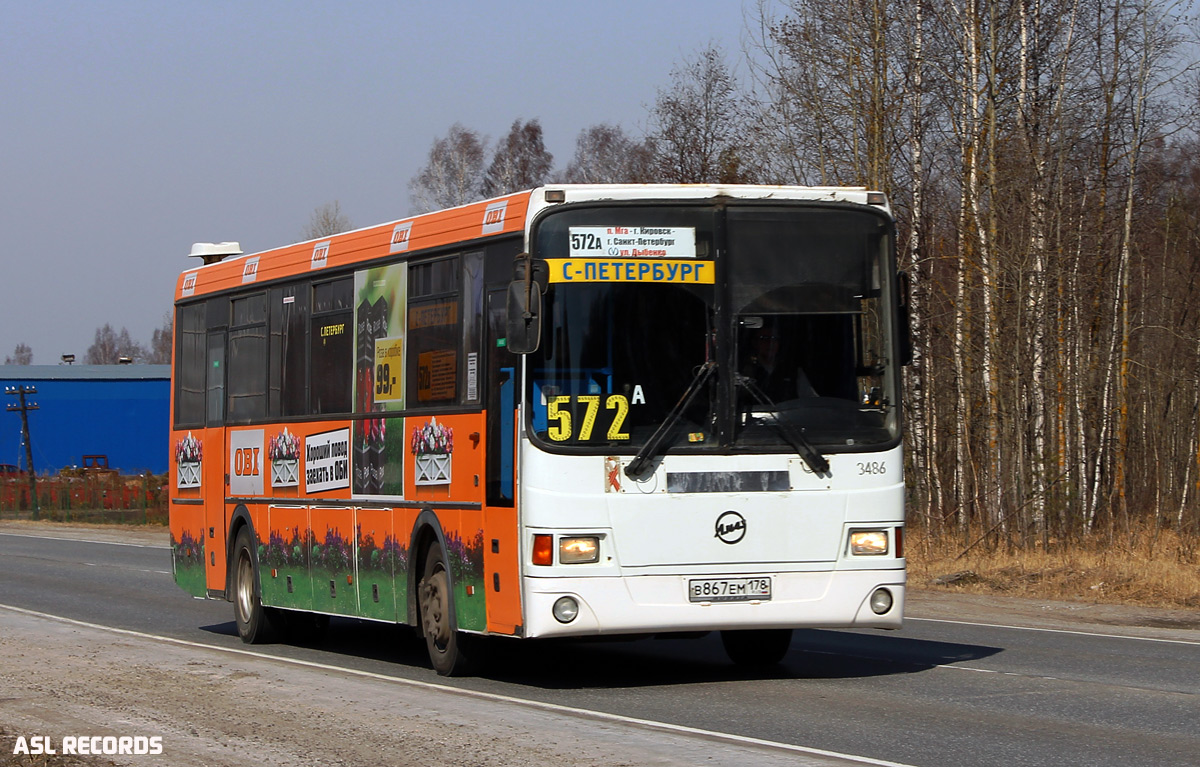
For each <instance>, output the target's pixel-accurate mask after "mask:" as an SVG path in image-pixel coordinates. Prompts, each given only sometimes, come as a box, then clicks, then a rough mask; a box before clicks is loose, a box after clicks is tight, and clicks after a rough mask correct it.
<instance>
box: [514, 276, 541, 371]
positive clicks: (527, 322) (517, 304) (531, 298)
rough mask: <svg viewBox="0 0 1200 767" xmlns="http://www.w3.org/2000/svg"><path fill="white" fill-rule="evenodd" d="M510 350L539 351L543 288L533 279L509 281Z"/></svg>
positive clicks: (526, 352)
mask: <svg viewBox="0 0 1200 767" xmlns="http://www.w3.org/2000/svg"><path fill="white" fill-rule="evenodd" d="M507 309H508V328H507V332H508V342H507V346H508V350H509V351H510V352H512V353H513V354H530V353H532V352H535V351H537V348H538V343H539V342H540V341H541V340H542V290H541V288H540V287H539V286H538V284H537V283H536V282H533V281H532V280H513V281H512V282H510V283H508V302H507Z"/></svg>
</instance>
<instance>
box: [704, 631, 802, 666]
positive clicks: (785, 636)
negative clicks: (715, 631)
mask: <svg viewBox="0 0 1200 767" xmlns="http://www.w3.org/2000/svg"><path fill="white" fill-rule="evenodd" d="M721 644H722V645H724V646H725V654H726V655H728V656H729V659H730V660H731V661H733V662H734V663H736V664H737V665H739V666H747V667H751V668H762V667H764V666H774V665H776V664H778V663H779V662H780V661H782V660H783V656H785V655H787V651H788V648H789V647H791V645H792V630H791V629H748V630H742V631H722V632H721Z"/></svg>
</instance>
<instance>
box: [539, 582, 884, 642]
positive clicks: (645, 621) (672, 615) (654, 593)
mask: <svg viewBox="0 0 1200 767" xmlns="http://www.w3.org/2000/svg"><path fill="white" fill-rule="evenodd" d="M747 576H748V577H755V574H753V573H750V574H747ZM731 577H737V576H731ZM769 577H770V578H771V596H770V598H769V599H749V600H745V601H724V602H723V601H716V600H714V601H691V600H690V599H689V596H688V595H689V585H690V582H691V581H694V580H698V579H701V577H700V576H695V575H634V576H619V577H585V578H562V577H559V578H554V579H548V578H547V579H542V578H528V579H527V580H526V582H525V636H527V637H555V636H559V637H566V636H596V635H603V634H607V635H621V634H656V633H664V632H673V631H716V630H724V629H764V628H882V629H898V628H900V627H901V625H902V623H903V616H904V584H905V571H904V570H878V569H873V570H837V571H833V572H813V573H806V572H794V573H778V572H776V573H772V574H770V576H769ZM879 589H884V590H886V591H887V592H888V595H889V596H890V597H891V606H890V608H889V609H887V610H886V611H884V612H883V613H882V614H877V613H876V609H874V608H873V607H872V599H871V597H872V595H873V594H875V593H876V591H877V590H879ZM564 597H566V598H568V599H569V600H574V602H575V604H576V608H575V610H574V613H575V615H574V618H573V619H571V620H569V621H568V622H563V620H561V619H560V618H559V617H555V612H556V611H555V604H556V603H559V601H560V600H562V599H563V598H564ZM878 598H885V597H884V595H880V597H878ZM878 598H877V599H878ZM565 606H566V607H570V603H569V602H567V603H566V605H565ZM877 607H878V602H877V604H876V608H877ZM558 612H559V615H560V616H565V615H570V614H571V612H572V611H571V610H561V609H560V610H559V611H558Z"/></svg>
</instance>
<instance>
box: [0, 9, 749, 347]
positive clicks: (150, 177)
mask: <svg viewBox="0 0 1200 767" xmlns="http://www.w3.org/2000/svg"><path fill="white" fill-rule="evenodd" d="M755 6H756V3H755V2H754V0H677V1H676V0H603V2H596V0H590V1H578V2H577V1H576V0H558V2H533V1H532V0H505V1H504V2H482V1H481V2H467V1H466V0H442V1H441V2H416V1H415V0H395V1H394V2H348V3H342V2H338V3H333V2H330V3H313V2H180V1H169V0H163V1H162V2H140V3H133V2H111V1H106V2H57V1H56V0H46V2H28V0H21V1H20V2H13V1H12V0H0V238H2V239H0V242H3V243H4V246H5V250H6V255H5V257H4V258H3V260H2V261H0V263H2V264H3V276H0V317H2V318H3V323H2V324H0V362H3V357H4V356H7V355H11V354H12V352H13V349H14V348H15V347H16V345H17V343H18V342H25V343H28V344H29V345H30V346H32V347H33V353H34V363H35V364H54V363H57V362H58V360H59V356H60V355H61V354H63V353H68V352H69V353H74V354H76V355H78V356H79V358H81V359H82V357H83V354H84V353H85V352H86V350H87V348H88V346H89V345H90V344H91V342H92V339H93V336H94V333H95V330H96V328H97V327H99V326H100V325H103V324H104V323H106V322H108V323H111V324H112V325H113V327H114V328H116V329H118V330H119V329H120V328H121V327H122V326H124V327H127V328H128V329H129V332H130V334H131V335H132V336H133V338H134V339H135V340H137V341H140V342H142V343H148V342H149V340H150V335H151V332H152V331H153V330H154V328H156V327H158V326H159V325H160V324H161V322H162V318H163V316H164V314H165V313H166V312H167V311H168V310H169V308H170V305H171V300H172V291H173V288H174V284H175V278H176V276H177V275H178V274H179V272H180V271H182V270H183V269H185V268H187V267H188V266H189V260H188V259H187V258H186V255H187V252H188V249H189V248H190V246H191V243H192V242H194V241H213V240H238V241H240V242H241V244H242V247H243V249H244V250H246V251H247V252H252V251H257V250H263V249H266V248H271V247H275V246H278V245H283V244H287V243H289V242H294V241H296V240H298V239H300V235H301V231H302V229H303V227H304V225H305V224H306V223H307V222H308V219H309V216H310V214H311V213H312V211H313V210H314V209H315V208H316V207H317V206H319V205H321V204H323V203H326V202H330V201H333V200H335V199H336V200H338V201H339V202H340V203H341V206H342V210H343V211H344V212H345V213H346V214H347V215H348V216H349V217H350V219H351V221H352V222H353V224H354V225H355V226H356V227H357V226H367V225H370V224H375V223H381V222H384V221H388V220H392V219H395V218H400V217H403V216H405V215H407V213H408V210H409V194H408V181H409V179H410V178H411V177H412V176H413V174H414V173H416V171H417V169H418V168H419V167H420V166H421V165H422V164H423V163H424V160H425V157H426V155H427V153H428V151H429V147H430V144H431V143H432V142H433V140H434V139H435V138H436V137H438V136H441V135H443V134H445V132H446V130H447V129H448V128H449V127H450V125H451V124H452V123H454V122H455V121H459V122H462V123H463V124H464V125H466V126H468V127H470V128H474V129H475V130H478V131H480V132H482V133H484V134H486V135H488V136H489V137H491V138H492V139H495V138H496V137H498V136H500V135H501V134H503V133H504V132H505V131H506V130H507V129H508V127H509V125H511V123H512V121H513V120H515V119H517V118H523V119H530V118H534V117H536V118H538V119H540V120H541V122H542V126H543V128H544V130H545V135H546V140H547V145H548V148H549V149H550V151H552V152H553V153H554V157H555V165H556V167H558V168H562V167H564V166H565V165H566V163H567V161H568V160H569V158H570V155H571V153H572V151H573V150H574V142H575V137H576V135H577V134H578V133H579V131H580V130H581V129H583V128H585V127H587V126H589V125H592V124H595V123H599V122H610V123H618V124H620V125H621V126H622V127H624V128H625V129H626V130H627V131H631V132H635V133H639V132H640V131H641V129H642V128H643V127H644V125H645V119H646V109H647V107H648V106H649V105H651V104H652V103H653V101H654V97H655V94H656V91H657V89H658V88H661V87H665V86H666V85H667V84H668V82H669V73H670V71H671V69H672V67H673V66H674V65H676V64H677V63H679V62H680V61H681V60H682V59H683V58H684V57H687V56H691V55H693V54H695V53H696V52H698V51H699V50H700V49H702V48H703V47H704V46H705V45H707V44H708V43H709V42H715V43H717V44H719V45H721V46H722V47H724V48H725V50H726V52H727V54H728V56H729V59H730V63H731V64H733V63H734V62H735V61H736V60H737V59H738V58H739V57H740V49H741V38H742V37H743V29H744V21H745V17H746V14H749V15H753V14H754V9H755Z"/></svg>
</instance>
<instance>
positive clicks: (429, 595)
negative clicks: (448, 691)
mask: <svg viewBox="0 0 1200 767" xmlns="http://www.w3.org/2000/svg"><path fill="white" fill-rule="evenodd" d="M452 588H453V584H452V583H451V580H450V573H449V572H448V570H447V569H446V555H445V553H444V552H443V551H442V546H441V544H439V543H432V544H430V545H429V548H428V549H427V551H426V554H425V568H424V571H423V574H422V576H421V582H420V584H419V585H418V587H417V603H418V607H419V609H420V613H421V633H422V634H424V635H425V647H426V649H427V650H428V652H429V660H430V662H431V663H432V664H433V668H434V670H436V671H437V672H438V673H439V674H441V675H442V676H462V675H464V674H468V673H470V670H471V668H472V665H473V664H472V663H471V660H472V659H471V657H470V650H471V640H472V639H474V637H468V636H466V635H464V634H462V633H460V632H459V631H458V630H457V627H456V625H455V620H454V595H453V591H451V589H452Z"/></svg>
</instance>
